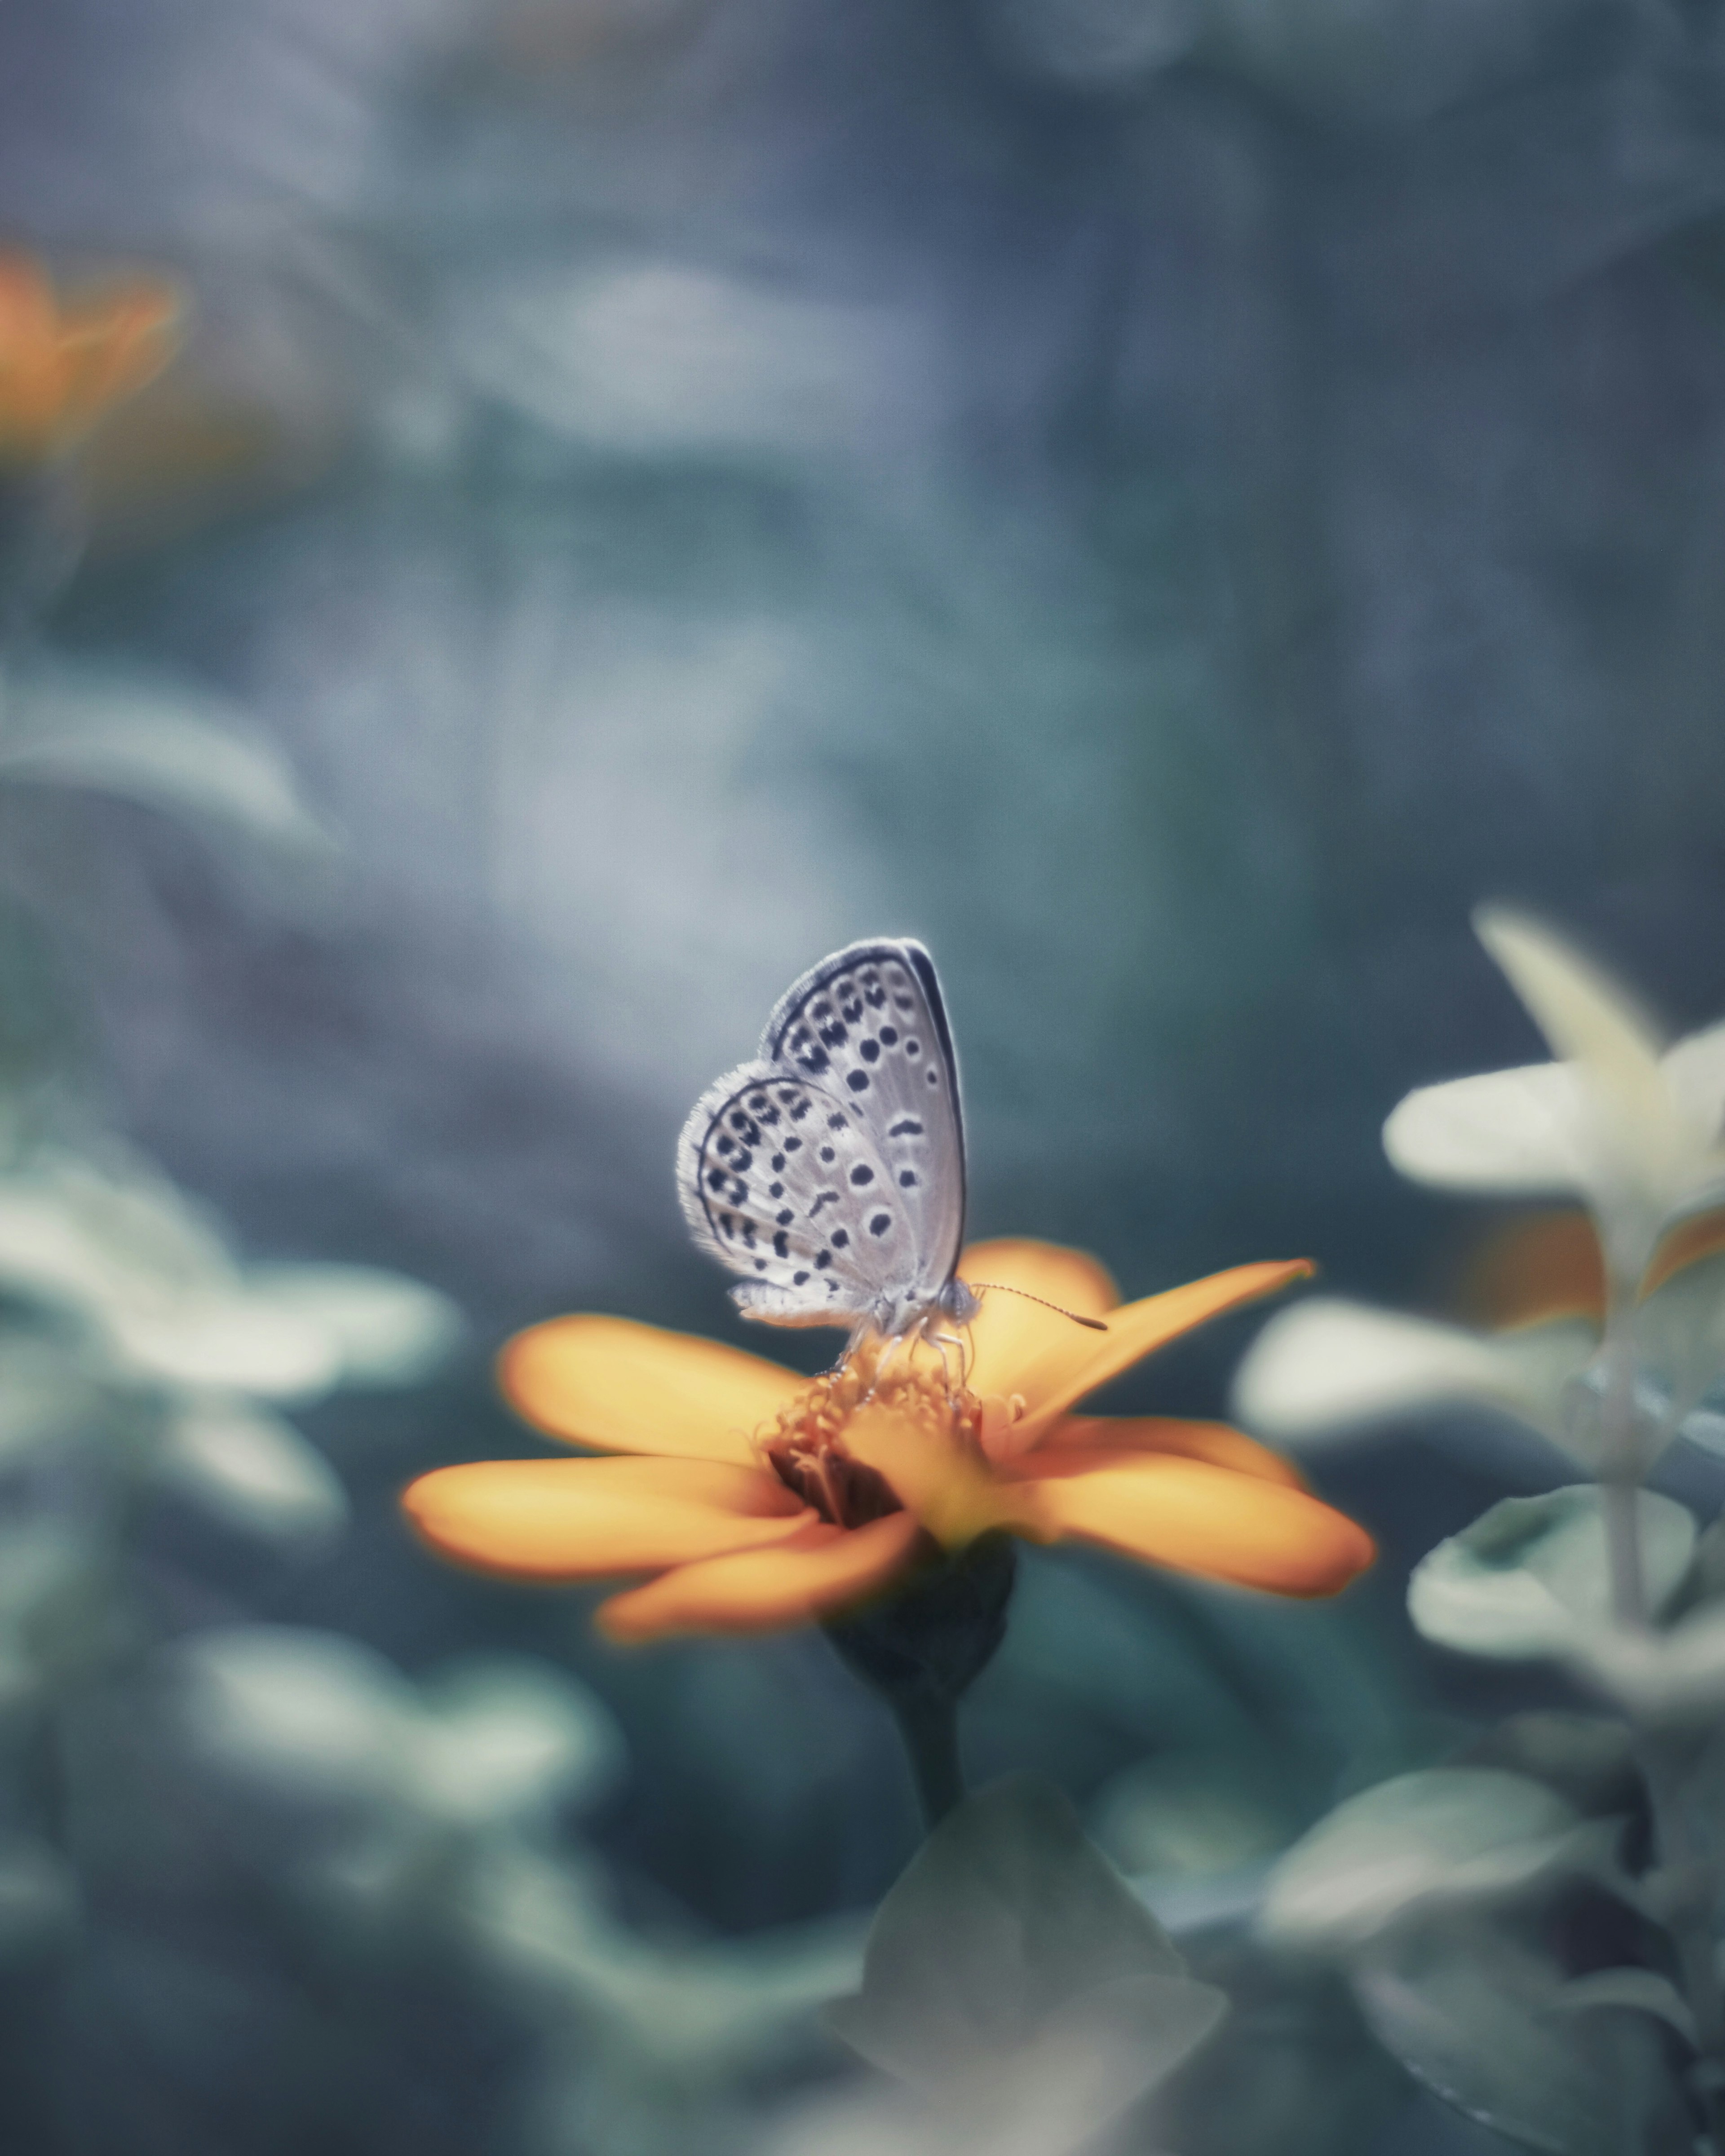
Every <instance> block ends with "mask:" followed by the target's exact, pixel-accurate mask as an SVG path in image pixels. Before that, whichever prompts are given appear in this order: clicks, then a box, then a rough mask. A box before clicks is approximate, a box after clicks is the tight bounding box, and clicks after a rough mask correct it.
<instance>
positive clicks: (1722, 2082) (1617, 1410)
mask: <svg viewBox="0 0 1725 2156" xmlns="http://www.w3.org/2000/svg"><path fill="white" fill-rule="evenodd" d="M1639 1286H1640V1281H1639V1278H1637V1279H1635V1280H1625V1279H1619V1280H1617V1281H1615V1282H1614V1284H1613V1288H1612V1292H1611V1295H1610V1298H1609V1303H1608V1306H1607V1309H1606V1315H1605V1329H1604V1340H1603V1342H1602V1343H1601V1353H1602V1354H1603V1357H1604V1378H1605V1394H1604V1415H1603V1426H1602V1430H1601V1435H1602V1438H1603V1440H1604V1442H1603V1445H1602V1448H1601V1457H1600V1479H1599V1501H1600V1505H1601V1507H1602V1508H1603V1511H1604V1522H1605V1546H1606V1555H1607V1561H1608V1563H1609V1568H1610V1576H1611V1610H1612V1615H1613V1618H1614V1619H1615V1622H1616V1623H1617V1625H1619V1626H1620V1628H1621V1629H1622V1630H1625V1631H1627V1632H1645V1630H1647V1629H1648V1625H1649V1622H1650V1612H1649V1609H1648V1606H1647V1583H1646V1576H1645V1570H1644V1568H1643V1566H1642V1562H1641V1535H1640V1480H1641V1460H1640V1452H1641V1448H1640V1445H1639V1443H1638V1436H1639V1433H1638V1431H1637V1430H1636V1427H1635V1325H1634V1317H1633V1312H1634V1309H1635V1295H1636V1291H1637V1290H1638V1288H1639ZM1631 1734H1632V1736H1633V1738H1634V1742H1635V1758H1636V1761H1637V1763H1638V1764H1639V1766H1640V1773H1641V1779H1642V1783H1643V1785H1644V1786H1645V1789H1646V1791H1647V1802H1648V1809H1649V1811H1650V1814H1651V1820H1652V1827H1653V1851H1654V1859H1655V1862H1656V1866H1657V1870H1658V1872H1659V1873H1660V1874H1661V1875H1662V1877H1663V1882H1664V1885H1665V1887H1666V1897H1667V1905H1666V1910H1665V1922H1666V1930H1667V1931H1668V1933H1670V1936H1671V1943H1672V1945H1673V1947H1674V1948H1676V1957H1677V1975H1678V1979H1679V1981H1680V1983H1681V1986H1682V1989H1683V1994H1684V1996H1685V1998H1686V2000H1687V2003H1688V2006H1689V2010H1690V2012H1691V2014H1692V2015H1693V2016H1694V2019H1695V2041H1696V2050H1697V2053H1698V2054H1699V2057H1698V2060H1697V2066H1696V2069H1695V2071H1694V2072H1693V2073H1692V2076H1691V2084H1692V2089H1693V2091H1694V2092H1695V2094H1696V2096H1697V2099H1698V2100H1699V2102H1700V2104H1701V2107H1702V2112H1703V2113H1704V2116H1705V2119H1706V2123H1707V2135H1708V2143H1709V2145H1710V2146H1711V2147H1712V2149H1713V2150H1714V2151H1715V2152H1716V2156H1725V1990H1722V1989H1721V1985H1720V1979H1719V1970H1718V1965H1717V1960H1716V1958H1715V1947H1714V1940H1713V1904H1714V1902H1715V1899H1716V1897H1717V1874H1716V1867H1715V1866H1714V1865H1713V1864H1712V1861H1710V1860H1709V1858H1708V1856H1707V1852H1706V1851H1705V1850H1704V1849H1702V1847H1700V1846H1698V1845H1697V1841H1696V1838H1695V1836H1694V1835H1693V1834H1692V1831H1691V1826H1692V1822H1691V1821H1690V1820H1689V1819H1688V1818H1687V1817H1686V1815H1685V1809H1684V1805H1683V1803H1682V1800H1681V1784H1682V1779H1683V1774H1684V1767H1685V1762H1684V1760H1683V1758H1682V1756H1681V1754H1682V1748H1681V1744H1679V1743H1676V1741H1675V1740H1674V1739H1673V1738H1672V1735H1671V1732H1670V1731H1668V1730H1665V1729H1661V1728H1660V1727H1657V1726H1650V1725H1649V1724H1648V1723H1647V1722H1643V1721H1641V1720H1640V1717H1633V1716H1632V1717H1631Z"/></svg>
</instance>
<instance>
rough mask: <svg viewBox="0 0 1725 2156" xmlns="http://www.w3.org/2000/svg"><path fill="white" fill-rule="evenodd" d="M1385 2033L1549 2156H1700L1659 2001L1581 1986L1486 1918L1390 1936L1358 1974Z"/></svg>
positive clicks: (1448, 2096) (1462, 2106)
mask: <svg viewBox="0 0 1725 2156" xmlns="http://www.w3.org/2000/svg"><path fill="white" fill-rule="evenodd" d="M1354 1986H1355V1990H1356V1993H1357V1994H1358V1998H1359V2000H1360V2005H1361V2006H1362V2008H1363V2011H1364V2013H1365V2015H1366V2018H1367V2020H1368V2021H1369V2022H1370V2023H1371V2025H1372V2026H1373V2029H1374V2030H1376V2031H1377V2034H1378V2037H1379V2039H1380V2040H1382V2042H1383V2043H1384V2045H1385V2046H1387V2047H1388V2048H1389V2050H1390V2051H1393V2052H1394V2054H1395V2056H1397V2057H1398V2058H1399V2060H1400V2061H1402V2063H1403V2065H1404V2066H1406V2067H1407V2068H1408V2070H1409V2072H1411V2073H1413V2074H1414V2075H1415V2076H1418V2078H1419V2079H1420V2080H1421V2081H1422V2082H1425V2084H1426V2085H1427V2086H1428V2087H1430V2088H1432V2089H1434V2090H1435V2092H1437V2094H1438V2095H1439V2096H1440V2097H1444V2098H1445V2101H1446V2102H1450V2103H1452V2104H1454V2105H1455V2107H1456V2108H1457V2109H1458V2110H1460V2111H1462V2112H1466V2114H1467V2115H1468V2116H1469V2117H1471V2118H1476V2119H1478V2120H1479V2121H1480V2122H1481V2123H1482V2124H1483V2125H1486V2126H1488V2127H1491V2128H1492V2129H1493V2130H1494V2131H1495V2132H1497V2133H1502V2134H1503V2135H1505V2136H1506V2137H1507V2138H1508V2139H1510V2140H1512V2141H1515V2142H1519V2143H1521V2144H1522V2147H1524V2148H1535V2149H1539V2150H1541V2151H1543V2152H1544V2156H1691V2152H1692V2148H1693V2145H1694V2138H1693V2133H1694V2130H1693V2128H1692V2124H1691V2123H1690V2120H1689V2117H1688V2112H1687V2108H1686V2105H1685V2104H1684V2102H1683V2100H1682V2097H1681V2094H1680V2092H1679V2090H1678V2088H1677V2086H1676V2080H1675V2077H1674V2076H1673V2074H1672V2072H1671V2068H1670V2067H1669V2066H1668V2065H1667V2064H1666V2056H1665V2039H1664V2038H1663V2036H1662V2035H1661V2030H1659V2029H1658V2028H1657V2027H1656V2025H1655V2021H1654V2019H1653V2017H1652V2015H1651V2014H1650V2013H1649V2012H1647V2011H1646V2010H1645V2002H1644V2001H1637V2003H1636V2004H1635V2005H1633V2006H1631V2005H1624V2004H1620V2003H1617V2002H1615V2001H1612V2002H1609V2003H1608V2002H1606V2001H1604V2000H1603V1999H1601V2000H1599V2001H1595V2002H1589V2000H1588V1999H1586V1998H1585V1996H1583V1997H1581V1998H1580V1999H1576V1998H1574V1996H1572V1995H1571V1987H1570V1986H1568V1984H1566V1983H1565V1981H1564V1979H1563V1974H1562V1972H1561V1971H1560V1970H1558V1969H1557V1968H1556V1967H1554V1966H1553V1963H1551V1962H1549V1961H1548V1959H1547V1958H1545V1956H1544V1955H1543V1954H1542V1953H1538V1951H1536V1950H1535V1949H1534V1948H1532V1947H1530V1946H1528V1945H1527V1944H1526V1943H1523V1942H1522V1941H1520V1940H1518V1939H1517V1938H1514V1937H1512V1935H1510V1934H1509V1933H1507V1931H1505V1930H1504V1929H1502V1928H1500V1927H1497V1926H1495V1925H1493V1924H1491V1923H1490V1922H1486V1921H1484V1920H1480V1921H1476V1922H1445V1923H1444V1924H1442V1925H1432V1926H1429V1927H1423V1928H1409V1929H1408V1930H1406V1931H1403V1932H1399V1933H1394V1934H1392V1935H1389V1936H1388V1937H1386V1938H1384V1940H1383V1941H1382V1942H1381V1943H1380V1945H1379V1947H1378V1949H1377V1950H1376V1951H1375V1952H1374V1953H1373V1956H1372V1957H1371V1958H1370V1959H1369V1960H1368V1962H1367V1963H1365V1964H1364V1965H1363V1966H1362V1967H1360V1968H1358V1969H1356V1971H1355V1974H1354Z"/></svg>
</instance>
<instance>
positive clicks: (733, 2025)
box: [462, 1840, 860, 2088]
mask: <svg viewBox="0 0 1725 2156" xmlns="http://www.w3.org/2000/svg"><path fill="white" fill-rule="evenodd" d="M463 1893H464V1897H465V1899H464V1902H463V1905H462V1906H463V1912H464V1914H465V1918H466V1921H467V1922H468V1925H469V1926H470V1929H471V1931H472V1933H473V1935H474V1937H475V1940H476V1942H478V1943H480V1946H481V1948H482V1949H483V1951H484V1952H485V1954H486V1956H487V1958H488V1959H489V1960H490V1962H491V1963H492V1964H493V1965H494V1966H495V1969H497V1971H498V1973H499V1974H500V1976H502V1977H506V1979H508V1980H509V1981H510V1982H511V1983H512V1984H517V1985H523V1986H526V1988H527V1989H529V1990H530V1991H531V1992H532V1993H533V1994H536V1996H537V1997H538V1998H539V1999H541V2001H542V2003H543V2004H544V2005H547V2006H548V2007H550V2008H551V2010H552V2011H553V2013H554V2014H555V2015H556V2016H557V2021H558V2024H559V2025H567V2023H568V2021H569V2020H571V2019H573V2020H575V2021H576V2022H577V2024H578V2025H586V2026H587V2027H588V2029H590V2030H592V2031H593V2033H594V2034H595V2035H597V2036H598V2037H599V2038H600V2039H601V2042H600V2045H599V2047H598V2048H599V2055H600V2056H602V2057H603V2058H605V2059H606V2060H607V2061H608V2062H610V2064H611V2066H612V2067H613V2068H614V2069H615V2068H617V2067H619V2066H621V2067H622V2068H623V2069H624V2071H631V2072H634V2073H635V2074H638V2075H643V2076H646V2077H647V2078H648V2079H649V2081H650V2082H652V2083H653V2084H654V2085H655V2086H656V2087H661V2088H662V2087H664V2086H665V2084H667V2083H670V2082H679V2083H682V2084H684V2085H685V2086H686V2085H689V2084H691V2083H701V2082H707V2083H711V2082H713V2081H715V2080H721V2081H731V2080H734V2078H735V2077H736V2076H737V2075H738V2074H740V2073H742V2072H743V2071H747V2069H749V2068H750V2067H753V2066H760V2065H762V2063H764V2062H766V2061H768V2060H770V2059H772V2058H773V2057H774V2056H780V2055H782V2054H783V2053H784V2052H785V2051H786V2050H787V2049H788V2048H789V2047H790V2046H792V2045H793V2043H794V2041H795V2033H794V2032H795V2031H796V2030H798V2027H799V2026H800V2027H801V2028H802V2030H803V2031H804V2032H805V2035H806V2031H807V2030H808V2028H809V2025H811V2024H812V2021H813V2017H814V2009H815V2008H816V2007H817V2006H818V2005H820V2004H821V2003H822V2002H823V2001H824V2000H826V1999H830V1998H831V1997H832V1996H833V1994H834V1992H835V1991H837V1990H838V1989H839V1988H840V1987H841V1986H842V1985H844V1984H851V1983H855V1980H856V1973H857V1964H858V1962H859V1960H860V1947H859V1940H858V1937H857V1928H856V1927H855V1925H854V1924H853V1923H852V1922H850V1921H848V1920H845V1919H840V1920H838V1921H836V1922H829V1923H824V1924H809V1925H804V1926H799V1927H797V1928H788V1929H786V1930H783V1931H780V1932H769V1933H756V1934H755V1935H754V1936H752V1938H746V1939H736V1940H727V1941H719V1942H706V1941H701V1942H697V1943H691V1944H688V1945H684V1946H675V1945H658V1944H655V1943H649V1942H647V1941H645V1940H643V1939H642V1938H640V1937H639V1934H637V1933H633V1932H630V1931H627V1930H625V1929H624V1928H622V1927H621V1926H619V1924H618V1923H617V1922H616V1920H615V1918H614V1917H613V1915H612V1914H611V1912H610V1909H609V1907H608V1902H609V1897H608V1893H607V1892H605V1891H604V1886H603V1881H602V1880H599V1879H598V1878H595V1877H593V1876H590V1874H589V1872H588V1870H587V1869H585V1868H583V1867H581V1866H576V1865H573V1864H571V1863H569V1862H567V1861H558V1860H557V1859H556V1858H554V1857H552V1856H547V1854H546V1853H545V1852H544V1851H540V1850H536V1849H533V1848H531V1846H528V1845H524V1844H522V1843H521V1842H520V1841H510V1840H504V1841H497V1842H494V1843H493V1844H491V1845H490V1846H489V1847H488V1848H487V1850H486V1851H485V1855H484V1857H483V1859H482V1861H480V1863H478V1864H477V1865H476V1866H475V1867H474V1869H473V1871H472V1872H471V1873H470V1876H469V1878H468V1880H467V1881H466V1882H465V1886H464V1888H463Z"/></svg>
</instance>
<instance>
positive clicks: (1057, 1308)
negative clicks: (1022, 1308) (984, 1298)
mask: <svg viewBox="0 0 1725 2156" xmlns="http://www.w3.org/2000/svg"><path fill="white" fill-rule="evenodd" d="M964 1285H965V1286H967V1287H968V1288H972V1289H975V1288H993V1291H994V1292H995V1293H996V1294H997V1295H1015V1296H1018V1297H1019V1300H1020V1301H1024V1302H1040V1304H1041V1305H1042V1307H1043V1308H1044V1309H1045V1310H1052V1311H1054V1312H1057V1313H1058V1315H1059V1316H1060V1317H1070V1319H1071V1321H1072V1322H1073V1323H1074V1324H1075V1325H1082V1326H1086V1327H1088V1328H1089V1330H1090V1331H1091V1332H1106V1331H1107V1330H1108V1328H1107V1327H1106V1325H1104V1324H1103V1322H1102V1321H1101V1318H1100V1317H1080V1316H1079V1315H1078V1312H1076V1310H1068V1309H1067V1308H1066V1306H1065V1304H1064V1303H1061V1302H1050V1301H1049V1299H1048V1297H1047V1296H1045V1295H1032V1294H1031V1292H1030V1291H1029V1289H1028V1288H1024V1287H1008V1286H1005V1285H1004V1282H1002V1281H966V1282H965V1283H964Z"/></svg>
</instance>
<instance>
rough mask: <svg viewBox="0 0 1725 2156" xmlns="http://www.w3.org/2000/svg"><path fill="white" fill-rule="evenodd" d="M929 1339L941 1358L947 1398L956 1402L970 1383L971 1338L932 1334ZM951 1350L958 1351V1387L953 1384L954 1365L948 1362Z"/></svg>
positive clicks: (941, 1333)
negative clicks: (949, 1350)
mask: <svg viewBox="0 0 1725 2156" xmlns="http://www.w3.org/2000/svg"><path fill="white" fill-rule="evenodd" d="M928 1337H929V1341H930V1343H931V1345H932V1347H933V1348H934V1352H935V1353H936V1354H937V1355H938V1356H939V1357H940V1358H941V1377H942V1380H943V1381H944V1383H945V1384H946V1388H947V1399H948V1400H949V1401H956V1400H957V1398H958V1396H959V1395H960V1394H962V1393H963V1391H964V1390H965V1389H966V1387H967V1386H968V1383H969V1382H970V1342H969V1338H968V1335H966V1334H964V1333H962V1332H932V1333H930V1334H929V1336H928ZM949 1347H955V1348H957V1351H958V1382H957V1384H956V1385H955V1384H954V1383H952V1365H951V1364H950V1363H948V1362H947V1349H948V1348H949Z"/></svg>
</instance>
